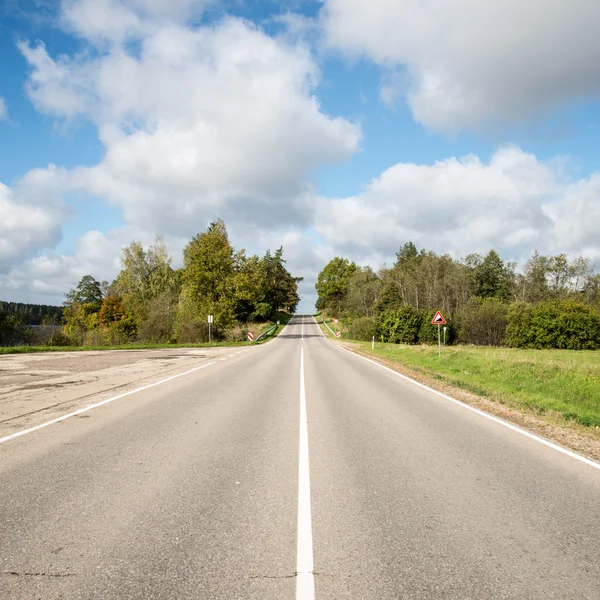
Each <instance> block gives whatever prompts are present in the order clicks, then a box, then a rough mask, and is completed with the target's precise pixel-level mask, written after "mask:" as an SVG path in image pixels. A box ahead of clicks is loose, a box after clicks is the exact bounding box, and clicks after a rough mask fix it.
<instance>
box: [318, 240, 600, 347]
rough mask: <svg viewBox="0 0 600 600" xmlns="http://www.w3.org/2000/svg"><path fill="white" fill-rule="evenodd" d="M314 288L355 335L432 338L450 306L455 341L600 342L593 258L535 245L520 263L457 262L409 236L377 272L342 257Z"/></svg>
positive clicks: (599, 293) (599, 285)
mask: <svg viewBox="0 0 600 600" xmlns="http://www.w3.org/2000/svg"><path fill="white" fill-rule="evenodd" d="M315 287H316V290H317V292H318V300H317V309H318V310H321V311H325V312H326V313H328V314H330V315H332V316H336V317H339V318H342V319H343V320H344V323H345V324H346V326H347V329H348V334H349V335H350V336H351V337H353V338H355V339H362V340H370V339H371V337H372V336H375V337H376V339H378V340H380V341H383V342H392V343H408V344H417V343H433V342H434V341H437V329H436V328H435V327H434V326H432V325H431V319H432V317H433V314H434V313H435V311H437V310H441V311H442V313H443V314H444V316H445V317H446V319H447V320H448V341H449V342H450V343H466V344H477V345H507V346H512V347H520V348H565V349H597V348H600V274H598V273H595V272H594V270H593V268H592V265H591V264H590V262H589V260H588V259H587V258H584V257H576V258H569V257H568V256H567V255H565V254H557V255H555V256H543V255H541V254H539V253H538V252H534V253H533V255H532V256H531V258H529V260H527V261H526V262H525V263H524V264H523V265H522V266H519V265H518V264H517V263H515V262H505V261H504V260H502V258H501V257H500V256H499V255H498V253H497V252H496V251H495V250H490V251H489V252H488V253H487V254H486V255H485V256H482V255H479V254H470V255H468V256H467V257H465V258H463V259H460V260H457V259H454V258H453V257H451V256H449V255H448V254H443V255H439V254H436V253H435V252H432V251H427V250H424V249H418V248H417V247H416V246H415V244H413V243H412V242H408V243H406V244H404V246H402V248H400V250H399V251H398V253H397V254H396V260H395V262H394V264H393V265H392V266H391V267H386V266H384V267H382V268H380V269H379V270H378V271H375V270H374V269H372V268H371V267H360V266H357V265H356V264H355V263H353V262H351V261H350V260H348V259H346V258H343V257H336V258H334V259H333V260H331V261H330V262H329V263H328V264H327V265H326V266H325V268H324V269H323V270H322V271H321V273H320V274H319V276H318V279H317V283H316V286H315Z"/></svg>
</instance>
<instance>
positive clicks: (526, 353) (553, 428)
mask: <svg viewBox="0 0 600 600" xmlns="http://www.w3.org/2000/svg"><path fill="white" fill-rule="evenodd" d="M317 321H318V322H319V326H320V327H321V330H322V331H323V333H324V334H325V336H326V337H328V338H329V339H333V336H332V335H331V333H330V332H329V330H328V329H327V328H326V327H325V326H324V325H323V323H322V322H321V318H320V317H318V318H317ZM338 343H342V344H343V345H344V346H346V347H347V348H348V349H350V350H353V351H355V352H358V353H359V354H362V355H364V356H367V357H370V358H373V359H375V360H377V361H378V362H380V363H382V364H385V365H387V366H389V367H391V368H392V369H394V370H397V371H399V372H400V373H403V374H404V375H407V376H409V377H411V378H413V379H415V380H417V381H420V382H422V383H424V384H426V385H429V386H430V387H433V388H435V389H438V390H439V391H442V392H444V393H447V394H449V395H451V396H453V397H455V398H457V399H459V400H462V401H464V402H466V403H467V404H471V405H473V406H476V407H478V408H480V409H481V410H484V411H485V412H488V413H491V414H495V415H497V416H500V417H501V418H503V419H505V420H508V421H511V422H513V423H516V424H517V425H519V426H521V427H523V428H525V429H528V430H530V431H534V432H536V433H538V434H540V435H542V436H544V437H547V438H548V439H553V440H555V441H557V442H558V443H560V444H562V445H564V446H568V447H571V448H573V449H574V450H576V451H578V452H581V453H583V454H587V455H588V456H590V457H591V458H594V459H596V460H600V353H598V352H593V351H571V350H520V349H514V348H497V347H480V346H448V347H445V348H443V349H442V356H441V358H440V357H438V353H437V347H436V346H406V345H397V344H382V343H378V342H376V343H375V350H374V351H372V350H371V343H370V342H360V341H353V340H348V339H342V340H338Z"/></svg>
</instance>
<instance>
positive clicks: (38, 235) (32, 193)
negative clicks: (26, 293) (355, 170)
mask: <svg viewBox="0 0 600 600" xmlns="http://www.w3.org/2000/svg"><path fill="white" fill-rule="evenodd" d="M64 178H65V173H64V172H63V171H61V170H60V169H56V168H55V167H51V168H49V169H47V170H46V169H34V170H32V171H29V173H27V175H26V176H25V177H23V178H22V179H21V180H20V181H18V182H17V183H16V184H15V185H14V186H13V187H8V186H6V185H4V184H3V183H0V273H2V272H6V271H7V270H8V269H9V268H10V266H11V265H12V264H14V263H15V262H19V261H20V260H22V258H23V257H25V256H31V255H33V254H35V253H36V252H38V251H39V250H41V249H43V248H45V247H48V246H52V245H54V244H56V243H57V242H58V241H59V239H60V224H61V222H62V221H63V220H64V218H65V217H66V216H67V215H68V211H67V209H66V207H65V205H64V203H63V202H62V200H61V198H60V191H61V189H62V185H63V180H64Z"/></svg>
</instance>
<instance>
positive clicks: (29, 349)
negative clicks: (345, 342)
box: [0, 313, 292, 355]
mask: <svg viewBox="0 0 600 600" xmlns="http://www.w3.org/2000/svg"><path fill="white" fill-rule="evenodd" d="M291 318H292V315H288V314H286V313H281V314H280V315H279V317H278V320H279V322H280V324H279V325H278V326H276V327H275V328H273V331H271V332H269V333H268V334H267V335H265V336H264V337H263V338H261V339H260V341H259V342H247V341H244V342H211V343H208V342H206V343H202V344H152V343H149V344H146V343H135V344H121V345H119V346H14V347H10V348H6V347H0V355H3V354H29V353H33V352H85V351H89V350H162V349H165V348H218V347H220V346H228V347H230V346H251V345H252V344H253V343H258V344H263V343H265V342H267V341H268V340H271V339H273V338H274V337H276V336H278V335H279V333H280V332H281V330H282V329H283V328H284V327H285V326H286V325H287V323H288V322H289V320H290V319H291ZM273 325H274V324H273V323H265V324H264V326H262V327H261V329H260V331H258V332H257V334H256V337H258V336H259V335H261V334H262V333H264V332H265V331H267V330H268V329H269V328H271V327H273Z"/></svg>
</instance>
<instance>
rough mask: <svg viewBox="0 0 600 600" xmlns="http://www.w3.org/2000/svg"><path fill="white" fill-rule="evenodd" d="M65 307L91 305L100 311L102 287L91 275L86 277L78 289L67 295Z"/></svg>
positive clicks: (82, 279) (78, 285)
mask: <svg viewBox="0 0 600 600" xmlns="http://www.w3.org/2000/svg"><path fill="white" fill-rule="evenodd" d="M65 298H66V299H65V303H64V304H65V306H72V305H73V304H89V305H91V306H93V307H95V308H96V310H100V306H101V305H102V287H101V284H100V283H99V282H98V281H96V280H95V279H94V278H93V277H92V276H91V275H84V276H83V277H82V278H81V281H80V282H79V283H78V284H77V287H75V288H74V289H72V290H70V291H69V292H68V293H67V294H65Z"/></svg>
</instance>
